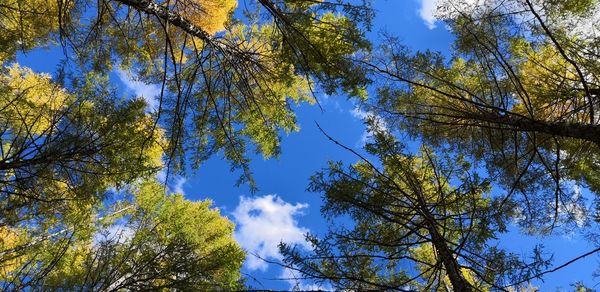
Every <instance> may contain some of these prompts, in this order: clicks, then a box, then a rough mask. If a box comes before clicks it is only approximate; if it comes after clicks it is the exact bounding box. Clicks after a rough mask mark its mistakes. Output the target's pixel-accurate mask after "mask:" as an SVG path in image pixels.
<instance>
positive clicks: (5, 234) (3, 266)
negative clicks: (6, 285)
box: [0, 226, 22, 279]
mask: <svg viewBox="0 0 600 292" xmlns="http://www.w3.org/2000/svg"><path fill="white" fill-rule="evenodd" d="M18 245H19V235H18V234H17V232H16V231H14V230H13V229H11V228H9V227H6V226H2V227H0V251H6V250H10V249H13V248H15V247H17V246H18ZM8 256H9V258H4V257H3V258H0V279H6V278H7V276H8V275H9V274H10V273H11V272H13V271H14V270H15V269H18V268H19V267H20V266H21V262H22V257H21V256H16V257H15V256H13V255H8ZM11 256H12V257H11Z"/></svg>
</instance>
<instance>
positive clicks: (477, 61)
mask: <svg viewBox="0 0 600 292" xmlns="http://www.w3.org/2000/svg"><path fill="white" fill-rule="evenodd" d="M497 4H498V5H481V6H475V8H472V9H470V10H468V9H463V10H461V9H460V6H455V7H454V8H451V7H450V6H452V5H446V6H447V7H446V6H443V7H445V8H446V10H444V12H445V14H443V15H442V17H443V18H444V19H445V20H446V21H447V23H448V25H449V27H450V28H451V29H452V32H453V33H454V35H455V36H456V40H455V43H454V46H453V48H452V52H451V53H452V56H451V58H449V59H446V58H444V57H443V56H442V55H440V54H437V53H432V52H418V53H411V52H409V51H408V50H407V49H406V48H404V47H402V46H401V45H400V44H399V42H398V41H397V40H394V39H390V40H389V42H387V44H386V45H384V46H383V47H382V48H381V53H382V55H383V58H384V60H385V62H390V63H385V62H382V64H386V65H385V66H382V67H378V68H377V69H379V70H378V71H379V73H381V74H382V76H383V77H385V78H388V79H389V80H391V82H389V83H387V84H386V86H383V87H382V88H380V90H379V92H378V98H377V103H376V104H373V106H374V107H375V108H376V109H380V111H379V112H380V113H381V114H382V116H385V117H387V118H388V120H389V122H390V124H395V125H397V126H398V127H399V128H401V129H402V130H405V131H407V132H408V133H410V134H411V135H412V136H413V137H415V138H418V139H423V140H424V141H426V142H428V143H430V144H431V145H434V146H435V147H436V148H437V149H440V150H442V151H455V152H458V153H464V154H465V155H469V156H471V157H472V158H473V159H475V160H477V161H478V162H481V165H485V166H486V167H487V170H488V172H489V174H490V176H491V177H492V178H493V181H494V182H496V183H497V184H498V185H500V186H502V187H504V189H505V190H506V198H507V200H512V201H513V202H514V203H516V204H517V205H519V206H521V207H520V208H521V209H522V211H523V212H522V214H521V215H522V216H523V217H522V218H521V219H523V220H520V221H519V222H520V223H521V224H522V225H523V226H524V227H525V228H526V230H528V231H529V232H541V233H547V232H550V231H551V230H552V229H553V228H554V227H557V226H573V225H574V223H575V222H576V220H572V219H573V218H574V216H576V215H575V214H560V212H558V210H559V209H560V210H566V209H569V208H566V207H565V206H571V205H580V204H581V203H582V202H581V201H578V200H579V199H580V198H579V196H577V195H576V194H575V193H574V191H573V188H572V186H571V185H572V183H573V182H576V183H577V184H581V185H583V186H586V187H589V188H590V189H592V190H594V191H596V190H598V189H599V185H598V173H597V171H594V170H592V169H594V168H595V164H596V163H595V161H596V160H597V159H596V157H597V155H598V145H599V141H600V140H598V138H597V137H598V134H599V133H600V125H599V124H598V118H597V115H598V110H599V108H598V105H597V103H596V102H594V100H596V99H597V97H598V93H599V92H600V91H599V87H598V84H600V82H599V76H600V70H599V68H600V66H599V63H598V58H597V56H596V55H595V54H593V53H591V52H592V51H593V50H595V49H594V48H595V47H596V46H597V42H598V39H597V36H591V35H589V33H588V32H589V29H588V27H587V26H586V23H587V24H590V25H591V29H592V30H594V29H596V24H595V23H593V20H592V16H591V15H590V14H589V13H583V10H586V11H592V10H594V9H597V4H596V2H595V1H548V3H547V5H534V4H531V3H529V1H503V2H502V3H500V2H499V3H497ZM529 4H531V5H529ZM457 7H458V8H457ZM455 9H458V11H457V10H455ZM566 15H568V17H567V16H566ZM547 202H554V203H553V204H548V203H547ZM571 209H572V208H571ZM578 209H579V210H584V208H583V207H582V206H580V207H578ZM567 213H569V212H567ZM549 217H551V218H553V219H552V220H550V221H549V220H548V218H549ZM584 217H585V216H584ZM583 221H585V220H583ZM578 222H581V220H579V221H578ZM577 224H580V223H577ZM577 227H580V226H577Z"/></svg>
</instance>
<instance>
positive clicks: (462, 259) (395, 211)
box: [281, 133, 548, 291]
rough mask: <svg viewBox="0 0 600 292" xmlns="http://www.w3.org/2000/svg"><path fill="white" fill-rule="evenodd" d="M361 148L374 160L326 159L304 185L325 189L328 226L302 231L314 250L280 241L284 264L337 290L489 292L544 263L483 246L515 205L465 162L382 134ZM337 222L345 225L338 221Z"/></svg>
mask: <svg viewBox="0 0 600 292" xmlns="http://www.w3.org/2000/svg"><path fill="white" fill-rule="evenodd" d="M366 150H367V151H368V152H369V154H371V155H373V156H374V157H376V158H377V162H369V161H366V160H362V161H360V162H358V163H356V164H353V165H351V166H350V167H348V168H346V167H344V166H343V165H342V164H341V163H330V164H329V166H328V168H326V169H325V170H323V171H321V172H319V173H317V174H316V175H315V176H313V177H312V179H311V184H310V187H309V190H311V191H316V192H322V193H323V199H324V202H325V204H324V206H323V207H322V209H321V211H322V212H323V214H324V215H325V216H326V217H327V218H328V219H329V220H330V222H331V223H332V228H331V230H330V232H329V233H328V235H327V236H326V237H325V238H323V239H318V238H316V237H312V236H309V238H308V239H309V241H310V243H311V244H312V245H313V251H312V253H309V254H303V253H301V252H300V251H299V250H297V249H295V248H294V247H293V246H289V245H283V246H282V247H281V251H282V252H283V254H284V255H285V256H286V258H285V262H286V263H287V264H288V265H289V267H291V268H294V269H297V270H299V271H300V272H302V273H303V275H306V276H307V277H309V278H312V279H315V280H318V281H326V282H329V283H331V284H332V285H333V286H334V287H335V288H336V289H357V290H370V289H376V290H378V289H389V290H394V289H405V288H406V287H411V289H416V290H428V291H429V290H436V291H437V290H440V291H446V290H445V289H447V287H452V286H454V285H456V284H455V283H456V281H463V282H465V283H468V285H469V286H470V287H471V288H470V289H472V290H483V291H486V290H490V289H493V288H498V287H500V286H503V285H505V284H507V283H514V282H516V281H519V280H520V279H523V278H527V277H528V276H530V275H532V274H535V273H536V272H539V270H540V269H541V268H543V267H544V266H546V265H547V264H548V262H547V261H545V260H542V259H541V258H538V260H536V261H535V262H534V263H532V264H531V265H529V266H527V265H523V262H521V261H520V260H519V259H518V256H516V255H514V254H510V253H507V252H505V251H503V250H501V249H499V248H497V247H495V246H492V245H490V243H489V242H490V241H491V240H493V239H495V238H496V235H497V234H498V233H499V232H505V231H506V225H507V219H509V218H510V217H511V214H512V211H511V210H512V209H513V206H511V205H510V204H505V202H501V201H499V200H496V199H494V198H491V197H490V196H489V195H488V194H487V193H488V192H489V190H490V185H489V182H488V181H487V180H485V179H481V178H480V177H479V176H478V175H477V174H476V173H475V172H473V171H472V169H471V165H470V164H469V163H468V162H467V161H466V160H464V159H462V158H461V157H449V156H447V157H446V156H442V157H437V156H435V155H434V154H433V153H432V152H431V149H429V148H427V147H423V148H422V149H421V150H420V151H419V153H418V154H416V155H411V154H408V153H407V151H406V150H405V149H404V146H403V145H402V144H400V143H399V142H398V141H397V140H395V139H394V138H393V137H391V136H390V135H389V134H386V133H377V134H376V135H375V141H374V142H373V143H371V144H367V146H366ZM376 165H380V166H379V167H376ZM339 218H351V219H352V223H350V224H348V225H347V226H341V225H340V224H337V222H340V219H339ZM443 254H447V255H448V256H447V257H445V259H444V256H443ZM536 254H539V253H538V252H536ZM451 266H456V267H458V271H459V275H456V274H455V275H454V276H453V275H452V273H451V272H449V269H451V268H452V269H453V267H451ZM452 277H455V278H454V279H452ZM456 289H458V286H454V290H456Z"/></svg>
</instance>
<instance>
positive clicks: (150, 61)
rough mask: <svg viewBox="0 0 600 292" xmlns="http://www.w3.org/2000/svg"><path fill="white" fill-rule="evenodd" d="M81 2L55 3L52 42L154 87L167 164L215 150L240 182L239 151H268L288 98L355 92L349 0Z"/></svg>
mask: <svg viewBox="0 0 600 292" xmlns="http://www.w3.org/2000/svg"><path fill="white" fill-rule="evenodd" d="M84 3H85V1H81V2H80V1H75V2H74V3H72V4H71V5H67V6H69V7H71V6H72V7H73V8H72V9H71V10H69V15H71V18H69V20H66V21H65V22H64V24H63V26H62V29H61V30H60V31H59V32H60V39H61V40H62V43H63V44H64V46H65V47H66V48H67V50H69V51H72V52H73V56H74V57H73V58H74V59H76V60H77V61H78V62H80V63H81V66H83V67H84V68H88V69H89V70H94V71H97V72H103V73H108V72H110V71H112V70H115V69H116V68H119V69H120V70H126V71H129V72H131V73H132V74H133V76H134V78H136V79H137V80H140V81H143V82H146V83H153V84H157V85H159V86H160V88H161V91H160V92H158V93H157V96H156V98H157V100H158V108H156V109H154V112H153V114H154V118H155V120H156V121H157V124H158V125H160V126H162V127H163V128H164V129H165V136H166V138H167V140H168V141H169V144H168V145H169V149H168V150H167V151H166V155H167V156H168V159H167V161H168V163H167V167H168V168H173V169H174V170H182V169H183V167H184V166H183V165H184V163H183V162H184V161H187V160H190V161H191V162H192V163H191V165H192V166H197V165H198V164H199V163H201V162H202V161H204V160H205V159H207V157H209V156H210V155H211V154H213V153H216V152H218V151H221V150H222V151H223V153H224V154H225V156H226V158H227V159H228V160H229V161H231V163H232V166H233V167H234V168H240V169H242V171H243V173H242V176H241V179H242V181H248V182H250V183H251V180H250V178H251V176H250V169H249V168H248V157H247V155H246V149H247V148H248V147H249V146H250V145H255V150H256V152H258V153H262V154H263V155H264V156H265V157H271V156H277V155H278V153H279V151H280V149H279V139H280V138H279V135H280V133H284V132H290V131H296V130H298V126H297V125H296V123H295V116H294V114H293V112H292V110H291V106H292V105H293V104H295V103H299V102H309V103H313V102H314V101H315V100H314V94H315V92H316V91H321V89H323V90H325V91H326V92H328V93H331V92H333V91H336V90H338V88H341V89H342V90H344V91H346V92H349V93H350V94H352V95H356V96H364V85H365V84H366V82H367V80H366V79H365V78H364V77H365V74H361V72H362V71H364V70H362V69H361V68H362V66H359V65H358V63H355V62H352V61H351V60H350V58H351V57H355V56H358V55H360V54H361V53H364V52H365V51H366V50H368V49H369V44H368V42H367V41H366V40H365V37H364V29H365V28H366V27H367V24H368V23H367V22H368V19H369V18H370V10H369V9H368V6H367V5H366V4H363V3H361V2H360V1H359V2H358V3H357V4H352V3H346V2H344V1H332V2H320V1H270V0H262V1H256V2H255V3H250V6H249V10H248V11H247V12H246V13H245V14H244V15H239V16H238V14H235V13H234V12H233V10H232V9H233V8H234V7H236V2H235V1H221V0H204V1H167V2H165V1H163V2H160V1H159V2H154V1H147V0H123V1H120V0H118V1H117V0H106V1H101V2H98V5H95V6H94V7H95V9H96V11H95V13H94V14H93V15H92V17H91V18H88V19H87V20H86V21H85V23H86V24H88V23H89V25H85V24H84V25H82V24H81V22H79V21H76V19H78V18H79V17H82V15H86V16H87V15H88V14H86V13H85V11H84V10H85V9H84V7H85V4H84ZM96 6H97V7H96ZM209 16H210V18H209ZM184 157H185V158H184Z"/></svg>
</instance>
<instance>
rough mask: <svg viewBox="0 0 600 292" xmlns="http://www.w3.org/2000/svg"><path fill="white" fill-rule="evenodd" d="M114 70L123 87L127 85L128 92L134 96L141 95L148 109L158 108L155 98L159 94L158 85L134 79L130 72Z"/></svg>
mask: <svg viewBox="0 0 600 292" xmlns="http://www.w3.org/2000/svg"><path fill="white" fill-rule="evenodd" d="M115 72H116V73H117V76H119V79H120V80H121V82H123V84H124V85H125V87H127V89H128V90H129V91H130V92H133V94H134V95H135V96H136V97H141V98H143V99H144V100H146V102H147V103H148V109H149V110H151V111H152V110H155V109H157V108H158V101H157V100H156V96H158V95H159V94H160V87H159V86H158V85H156V84H146V83H144V82H141V81H138V80H134V79H133V77H132V76H131V73H129V72H126V71H123V70H120V69H119V70H117V71H115Z"/></svg>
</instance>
